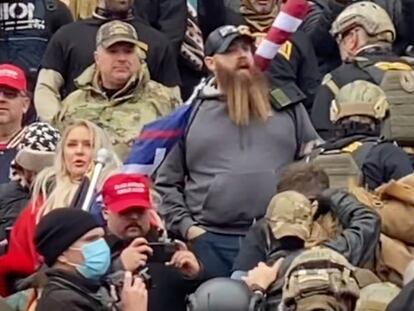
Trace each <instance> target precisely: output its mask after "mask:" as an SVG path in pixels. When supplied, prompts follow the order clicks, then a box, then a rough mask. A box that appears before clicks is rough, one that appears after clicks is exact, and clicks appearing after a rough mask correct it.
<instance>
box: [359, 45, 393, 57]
mask: <svg viewBox="0 0 414 311" xmlns="http://www.w3.org/2000/svg"><path fill="white" fill-rule="evenodd" d="M356 54H357V56H365V55H367V54H368V55H370V54H374V55H384V54H386V55H393V52H392V47H391V46H390V45H388V44H385V43H376V44H370V45H367V46H364V47H362V48H360V49H359V50H358V52H357V53H356Z"/></svg>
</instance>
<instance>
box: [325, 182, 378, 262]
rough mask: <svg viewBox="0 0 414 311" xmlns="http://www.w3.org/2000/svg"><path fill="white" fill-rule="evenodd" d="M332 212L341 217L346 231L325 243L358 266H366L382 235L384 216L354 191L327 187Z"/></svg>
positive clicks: (326, 194) (340, 219) (327, 196)
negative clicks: (350, 192)
mask: <svg viewBox="0 0 414 311" xmlns="http://www.w3.org/2000/svg"><path fill="white" fill-rule="evenodd" d="M323 196H324V197H326V198H328V199H329V201H330V207H331V210H332V212H333V213H334V214H335V215H336V216H337V217H338V219H339V222H340V223H341V225H342V227H343V231H342V232H341V233H340V234H339V235H338V236H337V237H336V238H335V239H332V240H329V241H327V242H326V243H324V244H325V246H327V247H330V248H332V249H333V250H335V251H337V252H338V253H340V254H343V255H344V256H345V257H346V258H347V259H348V261H349V262H350V263H351V264H352V265H354V266H359V267H361V266H363V265H364V264H366V263H367V262H368V261H369V260H370V259H372V257H373V256H374V254H375V247H376V245H377V244H378V241H379V236H380V229H381V224H380V218H379V216H378V215H377V214H376V213H375V212H373V211H371V210H370V209H369V208H368V207H366V206H365V205H363V204H362V203H360V202H359V201H358V200H357V199H356V198H355V197H354V196H353V195H351V194H349V193H347V192H345V191H340V190H327V191H326V192H325V193H324V195H323Z"/></svg>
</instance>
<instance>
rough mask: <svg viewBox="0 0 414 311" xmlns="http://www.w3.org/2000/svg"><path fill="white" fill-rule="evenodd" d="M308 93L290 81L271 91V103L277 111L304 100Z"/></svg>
mask: <svg viewBox="0 0 414 311" xmlns="http://www.w3.org/2000/svg"><path fill="white" fill-rule="evenodd" d="M305 99H306V95H305V94H304V93H303V92H302V91H301V90H300V88H299V87H298V86H297V85H296V83H294V82H289V83H287V84H285V85H283V86H281V87H278V88H275V89H273V90H272V91H271V92H270V103H271V105H272V107H273V109H275V110H276V111H280V110H283V109H284V108H286V107H288V106H290V105H292V104H297V103H300V102H303V101H304V100H305Z"/></svg>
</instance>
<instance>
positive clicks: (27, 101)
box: [22, 97, 30, 114]
mask: <svg viewBox="0 0 414 311" xmlns="http://www.w3.org/2000/svg"><path fill="white" fill-rule="evenodd" d="M29 107H30V98H29V97H24V98H23V107H22V108H23V114H26V113H27V111H28V110H29Z"/></svg>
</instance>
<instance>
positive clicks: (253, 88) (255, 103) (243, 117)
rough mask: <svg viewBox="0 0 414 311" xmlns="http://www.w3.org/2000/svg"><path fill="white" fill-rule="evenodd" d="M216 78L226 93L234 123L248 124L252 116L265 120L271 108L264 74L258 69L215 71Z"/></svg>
mask: <svg viewBox="0 0 414 311" xmlns="http://www.w3.org/2000/svg"><path fill="white" fill-rule="evenodd" d="M217 79H218V81H219V84H220V86H221V88H222V91H223V93H224V94H225V95H226V103H227V109H228V114H229V118H230V120H232V121H233V122H234V123H235V124H236V125H238V126H243V125H248V124H249V123H250V121H251V119H252V118H254V119H258V120H261V121H263V122H264V121H266V120H267V119H268V118H269V115H270V112H271V108H270V103H269V97H268V85H267V81H266V78H265V76H264V75H263V74H262V73H261V72H259V71H258V70H256V69H254V70H247V69H244V70H237V71H236V72H228V71H227V70H225V69H219V70H218V71H217Z"/></svg>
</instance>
